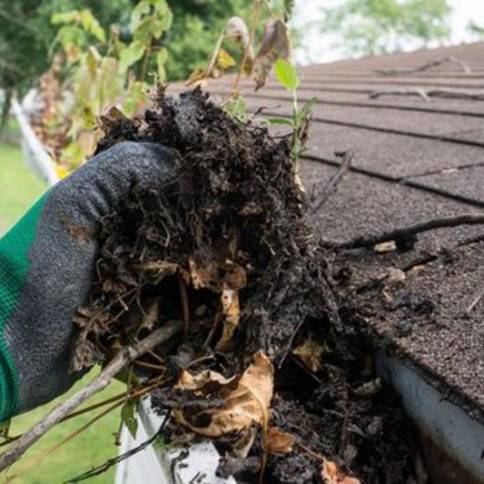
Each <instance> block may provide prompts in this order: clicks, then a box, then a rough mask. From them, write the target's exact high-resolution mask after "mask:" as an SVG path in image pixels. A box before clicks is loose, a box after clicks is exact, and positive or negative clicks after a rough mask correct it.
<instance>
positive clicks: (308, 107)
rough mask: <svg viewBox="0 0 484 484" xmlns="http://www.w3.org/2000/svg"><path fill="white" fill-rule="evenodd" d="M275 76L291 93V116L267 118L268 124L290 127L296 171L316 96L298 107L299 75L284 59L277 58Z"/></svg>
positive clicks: (296, 170) (296, 171) (292, 155)
mask: <svg viewBox="0 0 484 484" xmlns="http://www.w3.org/2000/svg"><path fill="white" fill-rule="evenodd" d="M275 73H276V78H277V80H278V81H279V84H280V85H281V86H282V87H284V88H285V89H287V90H288V91H289V92H290V93H291V94H292V117H291V118H269V120H268V122H269V124H283V125H288V126H290V127H291V128H292V131H293V134H292V149H291V157H292V160H293V164H294V172H295V173H296V174H297V173H298V163H299V157H300V156H301V154H302V152H303V149H304V143H305V141H306V139H307V134H308V128H309V121H310V116H311V113H312V110H313V108H314V104H315V103H316V98H312V99H310V100H309V101H307V102H306V103H305V104H304V105H303V107H302V108H299V104H298V98H297V89H298V87H299V82H300V81H299V76H298V73H297V70H296V68H295V67H294V66H293V65H292V64H291V63H290V62H288V61H286V60H284V59H278V60H277V61H276V64H275Z"/></svg>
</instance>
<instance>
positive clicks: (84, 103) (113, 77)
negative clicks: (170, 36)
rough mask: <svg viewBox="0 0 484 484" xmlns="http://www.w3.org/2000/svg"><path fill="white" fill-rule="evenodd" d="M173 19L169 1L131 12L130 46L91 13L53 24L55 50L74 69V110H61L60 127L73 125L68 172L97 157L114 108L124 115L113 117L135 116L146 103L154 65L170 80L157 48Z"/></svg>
mask: <svg viewBox="0 0 484 484" xmlns="http://www.w3.org/2000/svg"><path fill="white" fill-rule="evenodd" d="M172 19H173V16H172V13H171V11H170V9H169V7H168V4H167V2H166V0H141V1H140V2H139V3H138V4H137V5H136V6H135V7H134V9H133V10H132V12H131V15H130V17H129V25H130V36H129V41H128V42H124V41H123V40H122V39H121V37H120V34H119V30H117V29H115V28H111V29H110V31H109V32H106V31H105V30H104V29H103V28H102V27H101V25H100V23H99V22H98V21H97V19H96V18H95V17H94V16H93V15H92V13H91V12H90V11H89V10H73V11H71V12H64V13H62V14H54V15H53V17H52V21H53V23H55V24H56V25H60V29H59V33H58V35H57V37H56V39H55V41H54V47H57V50H60V51H61V52H62V53H63V54H64V56H65V58H66V62H67V66H68V69H67V76H66V79H65V81H64V85H63V90H64V91H65V92H69V93H72V101H71V102H70V105H69V107H67V108H65V107H63V106H59V107H58V109H57V110H56V111H57V112H58V113H59V114H60V119H59V120H58V124H60V125H61V124H62V123H64V122H65V121H66V120H70V122H71V125H70V130H69V132H68V138H69V139H68V140H67V141H68V143H67V145H66V146H65V148H64V150H63V151H62V154H61V160H60V161H61V163H62V165H63V166H64V167H65V168H67V169H68V170H72V169H74V168H76V167H77V166H78V165H79V164H80V163H81V162H83V161H84V160H85V158H86V157H87V156H88V155H90V154H91V153H92V152H93V149H94V147H95V145H96V142H97V133H96V131H95V130H94V129H93V128H95V126H96V118H98V117H99V116H100V115H102V114H105V112H106V111H107V109H108V108H109V107H111V106H117V107H118V108H120V110H121V112H119V111H118V112H116V111H113V110H111V115H120V116H122V115H123V114H122V113H124V114H127V115H132V114H133V113H134V112H135V111H136V110H137V108H139V107H140V106H141V105H142V104H143V103H144V102H145V101H146V99H147V94H146V90H147V87H148V86H147V85H146V84H145V81H146V79H147V77H148V74H149V66H150V62H152V63H156V72H157V73H158V77H159V79H160V80H161V81H163V80H164V64H165V62H166V60H167V55H166V50H165V49H164V48H163V47H160V48H158V49H156V48H155V43H156V42H157V41H158V40H159V39H160V38H161V37H162V36H163V35H164V34H165V33H166V31H167V29H169V28H170V26H171V22H172ZM66 109H67V111H66Z"/></svg>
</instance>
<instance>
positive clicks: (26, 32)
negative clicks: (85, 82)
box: [0, 0, 251, 91]
mask: <svg viewBox="0 0 484 484" xmlns="http://www.w3.org/2000/svg"><path fill="white" fill-rule="evenodd" d="M0 3H1V5H0V88H7V89H9V88H13V87H15V88H16V89H20V90H21V91H25V90H26V89H27V88H28V87H30V86H31V85H32V83H33V82H34V81H35V80H36V79H38V77H39V76H40V75H41V74H42V73H43V72H45V71H46V70H47V68H48V67H49V64H50V58H49V49H50V47H51V45H52V43H53V42H54V40H56V42H63V43H64V44H65V43H67V42H71V43H76V44H80V43H84V45H85V44H86V42H87V43H88V44H90V45H93V44H94V45H95V46H96V47H97V48H98V49H99V48H100V45H99V44H100V43H102V39H101V38H96V37H98V36H99V35H100V36H101V37H102V35H103V34H101V33H100V32H101V30H100V29H103V30H104V32H105V35H106V37H109V32H110V30H111V27H114V28H115V29H116V30H117V31H118V32H119V33H120V38H121V39H122V40H123V41H125V42H129V41H131V40H132V36H133V31H137V32H138V34H137V35H138V36H139V37H142V36H144V35H150V36H152V37H153V45H154V46H155V47H156V49H157V50H158V49H160V48H162V47H165V48H167V51H168V59H165V58H164V56H165V55H166V52H165V54H159V57H158V59H156V58H150V59H149V64H148V66H147V69H146V70H147V71H148V72H149V71H153V72H155V71H156V72H158V75H160V73H161V74H164V73H165V67H163V68H161V67H160V62H161V64H162V66H166V75H167V77H168V78H169V79H170V80H177V79H185V78H186V77H187V76H188V74H189V73H190V72H192V71H193V70H194V69H195V68H197V67H200V66H201V65H203V64H204V63H206V62H207V59H208V58H209V56H210V52H211V50H212V48H213V45H214V43H215V41H216V39H217V36H218V35H219V33H220V31H221V29H222V28H223V25H224V23H225V22H226V21H227V19H228V18H229V17H230V16H232V15H236V14H237V15H242V16H246V15H247V13H248V11H249V7H250V4H251V0H169V1H168V2H167V3H168V5H167V6H165V7H163V6H162V8H163V9H164V13H165V14H163V12H159V13H161V15H160V17H161V18H162V19H163V20H162V21H160V22H158V21H153V18H152V14H153V13H154V12H153V7H154V6H155V4H156V3H157V2H150V1H145V2H140V3H138V2H137V1H136V0H109V1H107V0H106V1H104V0H103V1H99V0H56V1H41V0H14V1H13V0H12V1H4V2H0ZM136 5H141V6H139V7H137V8H138V9H137V11H136V12H137V13H136V16H135V18H134V19H130V11H131V10H132V8H133V7H135V6H136ZM149 5H151V7H150V8H151V14H150V13H149V12H148V6H149ZM168 7H169V8H170V10H171V11H173V13H174V18H173V19H172V18H171V17H170V16H169V14H168ZM155 8H156V7H155ZM73 11H77V13H76V14H72V12H73ZM82 12H92V18H93V19H97V23H98V25H97V24H96V23H95V22H94V23H92V22H91V20H92V19H89V18H88V17H87V14H84V15H85V18H84V21H82V19H81V22H80V23H79V24H77V20H78V18H77V17H78V16H79V15H82ZM54 14H55V15H56V17H54V20H55V21H56V22H62V23H57V24H56V25H53V24H52V23H51V18H52V16H53V15H54ZM69 15H72V17H74V16H75V17H76V19H74V18H72V17H71V18H69ZM150 17H151V18H150ZM67 20H70V22H66V21H67ZM73 20H76V26H77V27H78V29H77V30H76V29H63V28H62V27H63V26H64V25H68V24H69V25H68V26H72V25H73V24H72V21H73ZM138 23H143V24H144V25H137V24H138ZM167 23H172V26H171V29H170V30H169V32H167V31H168V29H169V26H167ZM59 27H60V29H59ZM133 27H134V28H133ZM86 32H88V33H89V34H88V35H86ZM158 34H160V35H158ZM91 36H93V37H91ZM138 40H139V39H138ZM142 41H143V40H142ZM143 42H144V41H143ZM160 50H161V49H160Z"/></svg>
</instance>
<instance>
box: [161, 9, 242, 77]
mask: <svg viewBox="0 0 484 484" xmlns="http://www.w3.org/2000/svg"><path fill="white" fill-rule="evenodd" d="M168 4H169V5H170V8H171V9H172V11H173V15H174V19H173V24H172V27H171V29H170V31H169V32H168V33H167V35H166V37H165V39H164V41H163V45H164V46H165V47H166V48H167V50H168V60H167V62H166V72H167V78H168V79H170V80H176V79H186V78H187V77H188V76H189V75H190V73H191V72H193V71H195V70H196V69H198V68H203V67H205V66H206V65H207V62H208V61H209V59H210V55H211V53H212V51H213V48H214V45H215V44H216V42H217V38H218V37H219V35H220V32H221V31H222V30H223V28H224V26H225V24H226V22H227V20H228V19H229V18H230V17H231V16H233V15H238V16H241V17H243V18H246V19H248V18H249V11H250V5H251V0H168Z"/></svg>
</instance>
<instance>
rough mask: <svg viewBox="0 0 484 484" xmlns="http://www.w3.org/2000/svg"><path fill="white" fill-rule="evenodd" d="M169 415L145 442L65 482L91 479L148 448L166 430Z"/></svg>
mask: <svg viewBox="0 0 484 484" xmlns="http://www.w3.org/2000/svg"><path fill="white" fill-rule="evenodd" d="M169 417H170V412H168V413H167V414H166V415H165V418H164V419H163V422H162V423H161V425H160V428H159V429H158V431H157V432H155V433H154V434H153V435H152V436H151V437H150V438H149V439H148V440H145V441H144V442H143V443H141V444H140V445H138V446H137V447H135V448H134V449H131V450H128V451H127V452H125V453H124V454H120V455H117V456H116V457H113V458H112V459H109V460H107V461H106V462H105V463H104V464H101V465H100V466H97V467H94V468H93V469H91V470H89V471H87V472H84V473H83V474H81V475H80V476H77V477H74V478H72V479H69V480H68V481H65V482H64V484H67V483H72V482H81V481H84V480H86V479H90V478H91V477H95V476H98V475H100V474H102V473H103V472H106V471H107V470H108V469H109V468H110V467H112V466H114V465H116V464H119V463H120V462H121V461H123V460H125V459H128V458H129V457H131V456H133V455H135V454H137V453H138V452H140V451H141V450H143V449H146V447H148V446H149V445H151V444H152V443H153V442H154V441H155V440H156V439H157V437H158V436H160V435H161V433H162V432H163V430H164V428H165V426H166V424H167V422H168V418H169Z"/></svg>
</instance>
